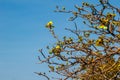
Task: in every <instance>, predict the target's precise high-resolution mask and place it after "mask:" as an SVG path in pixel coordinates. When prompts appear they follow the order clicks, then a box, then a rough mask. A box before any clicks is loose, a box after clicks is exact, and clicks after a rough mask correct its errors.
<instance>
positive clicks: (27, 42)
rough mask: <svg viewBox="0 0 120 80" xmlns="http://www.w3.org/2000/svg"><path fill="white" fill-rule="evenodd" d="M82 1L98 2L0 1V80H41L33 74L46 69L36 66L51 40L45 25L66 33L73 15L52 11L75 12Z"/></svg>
mask: <svg viewBox="0 0 120 80" xmlns="http://www.w3.org/2000/svg"><path fill="white" fill-rule="evenodd" d="M82 1H89V2H94V1H96V0H0V80H42V78H40V77H39V76H38V75H36V74H34V72H39V71H44V70H45V68H46V67H45V66H43V65H40V64H36V63H37V62H38V59H37V56H38V55H39V52H38V50H39V49H40V48H45V46H46V45H47V44H49V43H50V44H51V41H52V37H51V36H50V34H49V32H48V30H47V29H46V28H45V27H44V26H45V24H46V23H47V22H48V21H50V20H52V21H53V22H54V25H55V26H57V27H56V28H55V29H56V32H57V33H58V34H60V35H61V36H62V35H64V34H67V33H65V32H64V33H63V29H64V28H65V27H68V26H71V25H72V24H70V23H71V22H68V21H67V19H68V18H69V17H70V15H67V14H60V13H54V12H53V10H54V9H55V6H56V5H59V6H61V7H62V6H65V7H66V8H67V9H74V4H78V5H79V4H80V3H81V2H82ZM111 1H112V2H113V4H116V3H118V5H119V4H120V3H119V0H111ZM61 31H62V33H61Z"/></svg>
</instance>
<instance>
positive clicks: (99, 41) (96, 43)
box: [95, 39, 103, 46]
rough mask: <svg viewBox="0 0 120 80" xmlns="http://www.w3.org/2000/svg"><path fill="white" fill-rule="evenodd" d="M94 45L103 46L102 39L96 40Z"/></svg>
mask: <svg viewBox="0 0 120 80" xmlns="http://www.w3.org/2000/svg"><path fill="white" fill-rule="evenodd" d="M95 45H96V46H102V45H103V39H98V40H96V42H95Z"/></svg>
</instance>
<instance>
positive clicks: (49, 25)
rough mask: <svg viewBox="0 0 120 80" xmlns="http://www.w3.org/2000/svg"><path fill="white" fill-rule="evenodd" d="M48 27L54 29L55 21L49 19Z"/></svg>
mask: <svg viewBox="0 0 120 80" xmlns="http://www.w3.org/2000/svg"><path fill="white" fill-rule="evenodd" d="M46 27H47V28H50V29H52V28H53V27H54V26H53V22H52V21H49V22H48V23H47V24H46Z"/></svg>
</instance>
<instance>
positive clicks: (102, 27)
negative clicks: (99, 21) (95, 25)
mask: <svg viewBox="0 0 120 80" xmlns="http://www.w3.org/2000/svg"><path fill="white" fill-rule="evenodd" d="M99 28H101V29H105V30H106V29H107V26H105V25H100V26H99Z"/></svg>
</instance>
